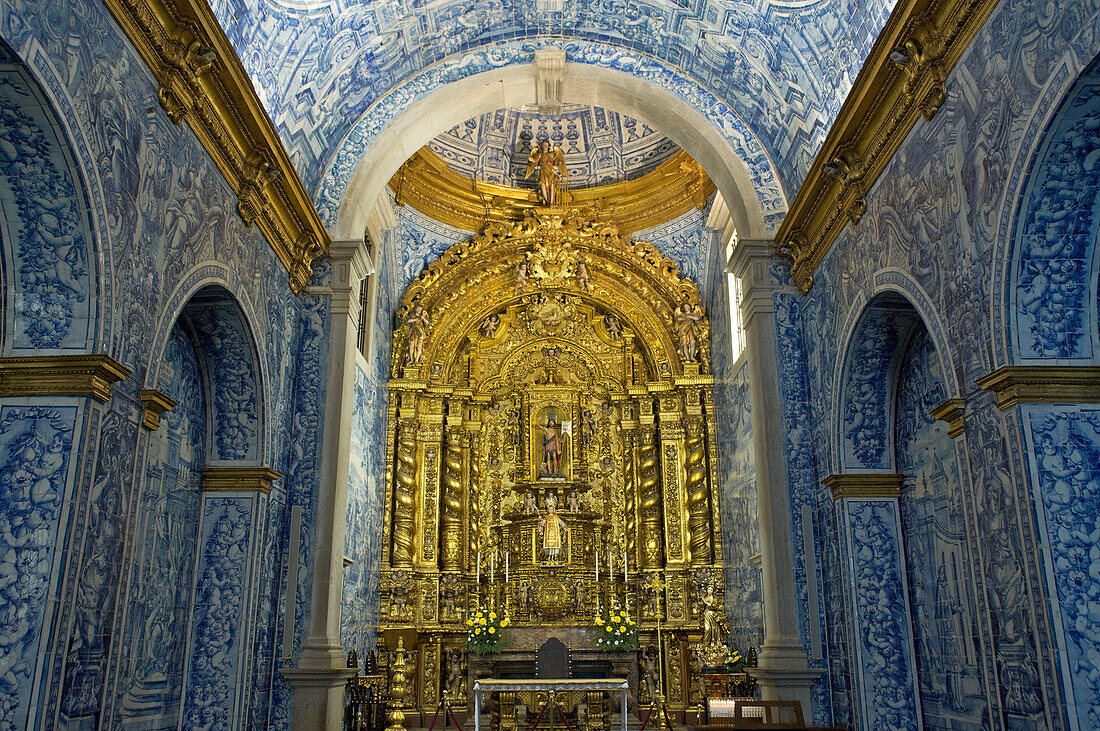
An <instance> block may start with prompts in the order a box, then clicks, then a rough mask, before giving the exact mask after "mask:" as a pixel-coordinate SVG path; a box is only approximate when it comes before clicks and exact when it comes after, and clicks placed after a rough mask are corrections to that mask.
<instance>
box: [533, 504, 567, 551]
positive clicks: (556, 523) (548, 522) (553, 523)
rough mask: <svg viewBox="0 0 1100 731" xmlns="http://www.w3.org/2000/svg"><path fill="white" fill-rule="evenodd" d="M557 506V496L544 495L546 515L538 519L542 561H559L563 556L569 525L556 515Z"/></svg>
mask: <svg viewBox="0 0 1100 731" xmlns="http://www.w3.org/2000/svg"><path fill="white" fill-rule="evenodd" d="M557 508H558V498H557V496H556V495H554V493H550V494H549V495H547V496H546V517H545V518H542V519H540V520H539V530H541V531H542V558H543V560H544V561H560V560H562V559H563V558H564V556H563V554H562V548H564V547H565V539H566V536H568V535H569V526H568V525H566V523H565V521H564V520H562V517H561V516H560V515H558V513H557Z"/></svg>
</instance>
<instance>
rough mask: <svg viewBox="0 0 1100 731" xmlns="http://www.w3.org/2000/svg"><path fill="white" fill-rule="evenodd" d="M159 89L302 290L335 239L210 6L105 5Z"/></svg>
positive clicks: (130, 1) (155, 0)
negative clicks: (324, 222)
mask: <svg viewBox="0 0 1100 731" xmlns="http://www.w3.org/2000/svg"><path fill="white" fill-rule="evenodd" d="M104 4H105V5H106V6H107V8H108V9H109V10H110V11H111V14H112V15H113V16H114V18H115V20H116V21H118V24H119V25H120V26H121V27H122V30H123V32H124V33H125V34H126V36H127V37H128V38H129V39H130V42H131V43H133V44H134V46H135V47H136V48H137V51H138V53H140V54H141V57H142V58H143V59H144V60H145V63H146V64H148V66H149V69H150V70H151V71H152V72H153V76H154V77H155V78H156V80H157V83H158V84H160V92H159V95H158V96H159V98H160V103H161V106H163V107H164V110H165V111H166V112H167V113H168V116H169V118H171V119H172V121H173V122H175V123H176V124H179V123H180V122H182V121H184V120H186V121H187V123H188V125H190V126H191V129H192V130H194V132H195V134H196V136H198V138H199V141H200V142H202V146H203V147H205V148H206V151H207V152H208V153H209V154H210V157H211V158H212V159H213V160H214V163H215V164H216V165H217V166H218V169H220V170H221V172H222V175H224V176H225V179H226V181H228V183H229V185H230V187H232V188H233V191H234V192H235V193H236V194H237V213H238V214H239V215H240V217H241V219H242V220H243V221H244V222H245V224H246V225H248V226H251V225H252V224H253V223H255V224H256V226H257V227H258V228H259V229H260V231H261V232H262V233H263V235H264V237H265V238H266V239H267V242H268V244H270V245H271V248H272V249H273V250H274V251H275V255H276V256H278V257H279V261H281V262H282V264H283V266H284V267H286V270H287V272H288V273H289V275H290V288H291V290H292V291H293V292H295V293H300V292H301V291H302V290H303V289H304V288H305V286H306V284H307V283H308V281H309V277H310V274H311V273H312V268H313V262H314V261H315V260H317V259H319V258H321V257H323V256H325V255H326V254H327V252H328V246H329V236H328V233H327V232H326V231H325V227H324V224H322V223H321V218H320V216H319V215H318V214H317V210H316V208H315V207H314V205H313V201H312V200H311V199H310V197H309V195H308V194H307V193H306V190H305V186H303V185H302V181H301V179H300V178H299V177H298V173H297V171H296V170H295V169H294V165H293V164H292V163H291V161H290V156H289V155H288V154H287V152H286V149H285V148H284V147H283V144H282V141H281V140H280V139H279V136H278V133H277V132H276V131H275V126H274V125H273V124H272V123H271V120H270V119H269V118H268V116H267V112H266V111H264V108H263V104H262V103H261V102H260V99H259V97H258V96H257V95H256V91H255V89H254V88H253V86H252V81H251V79H250V78H249V76H248V72H247V71H245V69H244V66H243V65H242V64H241V61H240V59H239V58H238V57H237V53H236V51H235V50H234V49H233V46H232V44H231V43H230V42H229V38H227V37H226V35H225V31H223V30H222V28H221V26H220V25H219V24H218V21H217V19H216V18H215V17H214V13H213V11H211V9H210V5H209V4H208V3H207V2H206V0H148V1H146V0H104Z"/></svg>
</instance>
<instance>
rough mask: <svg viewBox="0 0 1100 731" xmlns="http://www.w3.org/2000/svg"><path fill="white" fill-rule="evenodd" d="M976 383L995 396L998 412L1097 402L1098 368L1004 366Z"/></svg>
mask: <svg viewBox="0 0 1100 731" xmlns="http://www.w3.org/2000/svg"><path fill="white" fill-rule="evenodd" d="M975 383H977V384H978V388H982V389H985V390H986V391H992V392H993V393H995V394H996V395H997V408H998V409H1000V410H1001V411H1004V410H1005V409H1008V408H1011V407H1013V406H1015V405H1016V404H1020V403H1024V404H1080V403H1089V404H1095V403H1100V366H1047V365H1042V366H1003V367H1001V368H998V369H997V370H995V371H993V372H992V373H990V374H989V375H986V376H982V377H981V378H979V379H978V380H977V381H975Z"/></svg>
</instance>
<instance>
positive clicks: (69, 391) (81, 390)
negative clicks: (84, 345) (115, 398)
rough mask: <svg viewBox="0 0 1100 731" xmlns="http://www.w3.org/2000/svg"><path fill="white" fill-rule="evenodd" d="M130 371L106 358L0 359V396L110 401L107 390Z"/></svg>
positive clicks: (109, 391) (110, 358) (63, 356)
mask: <svg viewBox="0 0 1100 731" xmlns="http://www.w3.org/2000/svg"><path fill="white" fill-rule="evenodd" d="M128 375H130V369H129V368H127V367H126V366H124V365H122V364H121V363H119V362H118V361H116V360H115V359H114V358H112V357H110V356H109V355H98V354H96V355H38V356H28V357H17V358H0V396H91V397H92V398H94V399H96V400H98V401H102V402H104V403H106V402H108V401H110V400H111V386H112V385H113V384H115V383H117V382H118V381H121V380H122V379H124V378H126V376H128Z"/></svg>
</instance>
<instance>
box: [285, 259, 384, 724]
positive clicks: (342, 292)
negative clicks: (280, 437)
mask: <svg viewBox="0 0 1100 731" xmlns="http://www.w3.org/2000/svg"><path fill="white" fill-rule="evenodd" d="M329 256H330V257H331V259H332V264H333V273H332V284H331V294H330V296H331V298H332V302H331V307H330V317H331V319H332V322H331V325H330V331H329V354H328V355H329V357H328V373H327V382H326V387H325V411H324V424H323V427H322V438H321V465H320V476H319V484H318V489H317V513H316V516H317V517H316V524H315V526H314V546H315V548H314V554H313V584H312V593H311V598H310V615H309V625H308V627H307V628H306V634H305V638H304V639H303V641H302V650H301V653H300V654H299V656H298V664H297V666H296V667H294V668H287V669H284V670H283V674H284V675H285V676H286V677H287V679H288V680H289V681H290V683H291V684H292V685H293V686H294V720H293V728H294V729H296V731H315V730H317V729H324V730H325V731H338V730H339V729H340V727H341V723H342V717H343V708H342V705H343V693H344V681H345V680H346V679H347V677H349V675H350V674H351V672H353V671H349V670H348V669H347V668H346V664H347V663H346V658H345V657H344V649H343V647H342V646H341V644H340V602H341V593H342V589H343V571H344V530H345V521H346V516H347V503H348V470H349V466H350V462H351V417H352V401H353V393H352V392H353V387H354V385H355V352H356V347H357V342H356V341H357V334H358V328H359V287H360V285H361V284H362V280H363V278H364V277H366V276H367V275H368V274H369V273H370V271H371V262H370V259H369V257H368V256H367V253H366V251H365V250H364V248H363V242H362V241H334V242H332V245H331V246H330V248H329ZM318 294H323V293H320V292H318Z"/></svg>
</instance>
